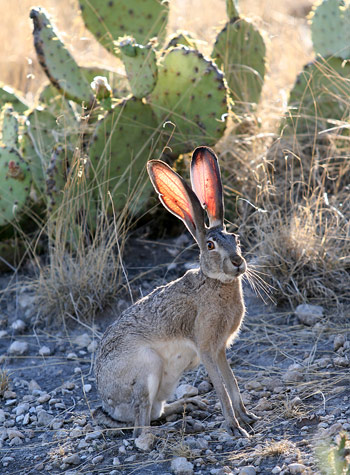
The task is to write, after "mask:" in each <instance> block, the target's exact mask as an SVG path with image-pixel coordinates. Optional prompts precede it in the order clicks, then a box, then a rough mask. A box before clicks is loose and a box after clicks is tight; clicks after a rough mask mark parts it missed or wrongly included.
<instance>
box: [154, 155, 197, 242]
mask: <svg viewBox="0 0 350 475" xmlns="http://www.w3.org/2000/svg"><path fill="white" fill-rule="evenodd" d="M147 171H148V174H149V176H150V179H151V182H152V184H153V186H154V188H155V190H156V191H157V193H158V195H159V199H160V201H161V202H162V203H163V205H164V206H165V208H166V209H167V210H168V211H170V213H172V214H174V215H175V216H177V217H178V218H180V219H181V220H182V221H183V222H184V223H185V225H186V227H187V229H188V230H189V231H190V233H191V234H192V236H193V237H194V238H195V239H196V241H197V242H198V244H199V245H201V244H202V243H203V239H204V234H205V226H204V211H203V208H202V207H201V204H200V202H199V201H198V198H197V196H196V195H195V193H194V192H193V190H192V189H191V188H190V186H188V185H187V183H186V182H185V181H184V180H183V179H182V178H181V176H180V175H178V174H177V173H176V172H174V170H173V169H172V168H170V167H169V165H167V164H166V163H164V162H162V161H161V160H150V161H149V162H148V163H147Z"/></svg>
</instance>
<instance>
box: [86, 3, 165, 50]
mask: <svg viewBox="0 0 350 475" xmlns="http://www.w3.org/2000/svg"><path fill="white" fill-rule="evenodd" d="M79 4H80V8H81V12H82V16H83V20H84V22H85V25H86V27H87V28H88V29H89V30H90V31H91V33H92V34H93V35H94V36H95V37H96V38H97V40H98V41H99V42H100V43H101V44H102V45H103V46H104V47H105V48H107V49H108V51H109V52H111V53H113V54H114V53H115V51H114V43H113V41H114V40H117V39H118V38H119V37H120V36H123V35H126V34H128V35H131V36H133V37H134V38H135V40H136V42H137V43H139V44H143V45H144V44H146V43H148V41H149V39H150V38H153V37H154V36H158V38H159V39H160V41H162V39H163V38H164V35H165V29H166V25H167V21H168V14H169V6H168V4H167V2H164V1H161V0H143V1H142V2H140V1H139V0H79Z"/></svg>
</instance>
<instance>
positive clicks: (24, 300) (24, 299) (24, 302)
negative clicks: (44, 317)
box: [18, 293, 36, 310]
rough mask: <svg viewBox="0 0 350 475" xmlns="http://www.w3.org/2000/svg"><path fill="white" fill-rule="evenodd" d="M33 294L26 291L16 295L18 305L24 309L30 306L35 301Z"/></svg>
mask: <svg viewBox="0 0 350 475" xmlns="http://www.w3.org/2000/svg"><path fill="white" fill-rule="evenodd" d="M35 300H36V298H35V295H30V294H27V293H23V294H21V295H19V297H18V303H19V306H20V307H21V308H22V309H23V310H26V309H27V308H29V307H31V306H32V305H33V304H34V303H35Z"/></svg>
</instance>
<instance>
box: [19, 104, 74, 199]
mask: <svg viewBox="0 0 350 475" xmlns="http://www.w3.org/2000/svg"><path fill="white" fill-rule="evenodd" d="M78 141H79V135H78V124H77V123H76V122H75V118H74V116H72V115H70V114H68V113H66V114H62V115H60V116H58V117H57V116H56V115H53V114H52V113H51V112H50V110H49V109H48V108H42V109H39V108H37V109H35V110H33V111H32V112H31V113H30V114H29V115H28V118H27V127H26V130H25V132H24V134H23V138H22V141H21V153H22V156H23V158H24V159H25V160H26V162H27V163H28V165H29V167H30V171H31V173H32V175H33V180H34V183H35V187H36V189H37V190H38V191H39V193H40V194H42V195H44V196H45V195H46V170H47V167H48V166H49V163H50V160H51V155H52V150H53V148H54V147H55V146H56V145H57V144H59V143H64V144H66V147H65V149H66V153H67V154H68V158H69V156H71V155H72V154H73V151H74V148H75V146H76V145H78Z"/></svg>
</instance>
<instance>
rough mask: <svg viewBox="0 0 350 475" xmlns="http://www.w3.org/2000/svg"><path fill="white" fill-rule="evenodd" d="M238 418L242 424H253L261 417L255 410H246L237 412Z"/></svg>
mask: <svg viewBox="0 0 350 475" xmlns="http://www.w3.org/2000/svg"><path fill="white" fill-rule="evenodd" d="M236 416H237V418H238V419H239V421H240V422H241V423H242V424H245V425H248V426H251V425H253V424H254V423H255V422H257V421H259V420H260V417H258V416H256V415H255V414H254V413H253V412H250V411H245V412H242V411H241V412H239V413H238V414H236Z"/></svg>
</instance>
